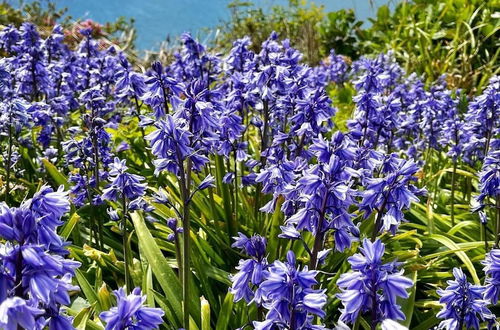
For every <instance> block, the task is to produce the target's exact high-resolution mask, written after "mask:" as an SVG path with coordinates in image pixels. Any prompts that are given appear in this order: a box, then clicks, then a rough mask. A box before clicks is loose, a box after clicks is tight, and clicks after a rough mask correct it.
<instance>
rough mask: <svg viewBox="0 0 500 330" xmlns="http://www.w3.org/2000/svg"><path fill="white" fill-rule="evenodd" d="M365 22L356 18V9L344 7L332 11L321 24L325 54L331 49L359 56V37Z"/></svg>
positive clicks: (343, 53) (353, 56) (355, 56)
mask: <svg viewBox="0 0 500 330" xmlns="http://www.w3.org/2000/svg"><path fill="white" fill-rule="evenodd" d="M362 25H363V22H361V21H358V20H357V19H356V15H355V13H354V10H352V9H348V10H346V9H342V10H339V11H334V12H330V13H328V14H327V15H326V19H325V20H324V21H323V22H322V23H321V24H320V26H319V36H320V43H321V50H322V53H323V55H328V52H329V50H330V49H335V52H336V53H337V54H342V55H345V56H349V57H350V58H353V59H356V58H358V57H359V55H360V54H359V47H360V46H359V39H360V35H359V34H361V33H362V29H361V26H362Z"/></svg>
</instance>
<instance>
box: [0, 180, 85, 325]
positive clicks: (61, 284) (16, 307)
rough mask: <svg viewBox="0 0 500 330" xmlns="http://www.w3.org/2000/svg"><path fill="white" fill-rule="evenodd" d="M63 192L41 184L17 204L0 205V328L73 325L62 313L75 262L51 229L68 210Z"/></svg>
mask: <svg viewBox="0 0 500 330" xmlns="http://www.w3.org/2000/svg"><path fill="white" fill-rule="evenodd" d="M69 209H70V204H69V200H68V193H67V192H63V191H62V190H61V189H59V190H57V191H53V190H52V189H51V188H50V187H47V186H43V187H42V188H41V189H40V191H39V192H37V193H36V194H35V195H34V196H33V198H32V199H29V200H26V201H25V202H23V203H22V204H21V206H19V207H18V208H14V207H8V206H7V205H5V204H0V229H1V230H0V237H1V238H2V239H3V240H5V242H4V243H1V244H0V284H1V285H0V327H1V328H4V329H17V328H18V327H22V328H25V329H44V328H45V327H47V326H48V327H49V328H50V329H61V330H62V329H73V325H72V319H71V318H70V317H69V316H67V315H66V314H65V313H64V307H65V306H68V305H70V303H71V299H70V292H72V291H78V290H79V288H78V287H76V286H74V285H72V281H71V279H72V277H73V276H74V274H75V270H76V268H78V267H79V265H80V263H79V262H76V261H73V260H69V259H65V256H67V254H68V251H67V250H66V245H67V243H66V242H65V241H64V240H63V238H61V237H60V236H59V235H58V234H57V229H58V227H59V226H61V225H62V220H61V218H62V217H63V216H64V215H66V214H67V213H68V211H69Z"/></svg>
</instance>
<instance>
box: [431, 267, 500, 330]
mask: <svg viewBox="0 0 500 330" xmlns="http://www.w3.org/2000/svg"><path fill="white" fill-rule="evenodd" d="M453 276H454V277H455V279H454V280H449V281H447V283H448V287H447V288H446V289H439V290H437V293H438V294H439V295H440V296H441V298H440V299H439V302H440V303H442V304H444V307H443V309H442V310H441V311H440V312H439V313H438V314H437V315H436V316H437V317H438V318H440V319H444V321H441V323H440V324H439V326H438V328H439V329H446V330H457V329H462V328H463V327H464V326H465V327H466V328H467V329H470V328H473V329H479V328H480V327H479V323H480V322H481V321H487V322H488V329H491V328H492V326H493V325H494V324H495V323H496V321H495V315H494V314H492V313H491V311H490V310H489V309H488V308H487V305H488V301H486V300H483V294H484V290H485V287H484V286H481V285H473V284H471V283H469V282H468V281H467V277H466V276H465V274H464V272H463V271H462V270H461V269H460V268H454V269H453Z"/></svg>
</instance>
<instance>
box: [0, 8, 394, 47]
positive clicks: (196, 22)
mask: <svg viewBox="0 0 500 330" xmlns="http://www.w3.org/2000/svg"><path fill="white" fill-rule="evenodd" d="M7 2H9V3H12V4H18V3H19V1H17V0H8V1H7ZM53 2H55V3H56V5H57V6H58V7H60V8H65V7H67V8H68V9H69V10H68V14H69V15H71V16H72V17H73V18H74V19H86V18H90V19H92V20H95V21H97V22H101V23H102V22H109V21H114V20H116V18H118V17H120V16H124V17H127V18H134V19H135V27H136V29H137V39H136V46H137V47H138V48H139V49H142V50H145V49H155V48H157V47H158V46H159V44H160V42H161V41H163V40H165V39H166V37H167V36H170V37H175V36H177V35H179V34H181V33H183V32H187V31H189V32H191V33H193V34H195V35H200V36H201V35H206V31H205V30H204V28H215V27H216V26H217V25H218V24H220V23H221V22H222V21H223V20H225V19H228V18H229V17H230V11H229V9H228V8H227V5H228V4H229V3H230V2H231V1H230V0H55V1H54V0H53ZM253 2H254V4H256V5H258V6H261V7H263V8H269V7H270V6H272V5H273V4H282V5H283V4H287V3H288V2H287V0H254V1H253ZM310 2H311V1H310ZM313 2H314V3H315V4H318V5H324V7H325V10H327V11H334V10H339V9H342V8H353V9H354V10H355V12H356V15H357V17H358V19H362V20H366V19H367V18H368V17H372V16H374V15H375V14H376V10H377V8H378V7H379V6H380V5H382V4H385V3H388V2H389V1H388V0H371V1H370V0H314V1H313Z"/></svg>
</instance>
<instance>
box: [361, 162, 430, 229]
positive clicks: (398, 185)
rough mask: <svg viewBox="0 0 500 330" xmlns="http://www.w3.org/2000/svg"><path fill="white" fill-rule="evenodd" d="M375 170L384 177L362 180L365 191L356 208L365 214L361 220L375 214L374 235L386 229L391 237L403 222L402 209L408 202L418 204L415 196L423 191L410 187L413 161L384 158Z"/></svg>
mask: <svg viewBox="0 0 500 330" xmlns="http://www.w3.org/2000/svg"><path fill="white" fill-rule="evenodd" d="M379 169H380V173H381V174H382V175H385V176H381V177H378V178H365V180H364V184H365V186H366V190H365V191H363V192H362V196H363V200H362V201H361V203H360V204H359V207H360V210H362V211H364V212H365V218H367V217H369V216H370V215H371V214H372V212H373V211H374V210H376V211H377V220H376V223H375V226H376V228H375V231H376V232H383V231H386V230H387V231H391V232H392V233H393V234H394V233H395V232H396V230H397V228H398V227H399V224H400V223H401V222H402V221H404V214H403V210H406V209H408V208H409V207H410V205H411V203H412V202H418V197H417V196H418V195H422V194H424V193H425V190H423V189H418V188H417V187H416V186H415V185H413V184H412V182H413V181H416V180H417V177H416V176H415V174H416V173H417V171H418V167H417V165H416V164H415V163H414V162H413V161H408V160H404V159H400V158H398V157H396V156H394V155H392V156H391V155H388V156H386V157H384V160H383V161H382V163H381V164H380V168H379Z"/></svg>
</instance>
